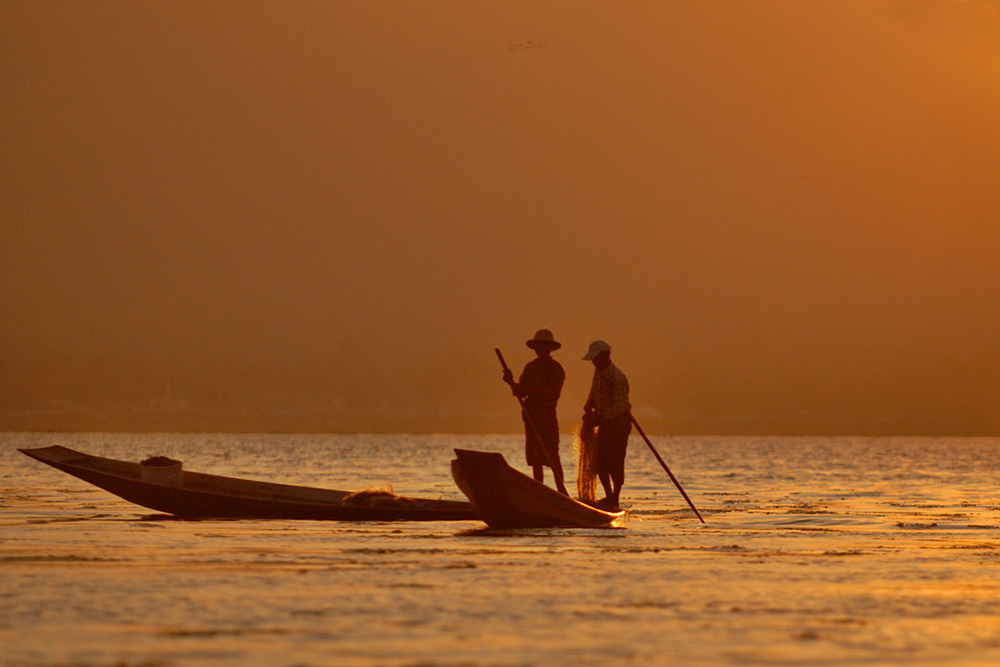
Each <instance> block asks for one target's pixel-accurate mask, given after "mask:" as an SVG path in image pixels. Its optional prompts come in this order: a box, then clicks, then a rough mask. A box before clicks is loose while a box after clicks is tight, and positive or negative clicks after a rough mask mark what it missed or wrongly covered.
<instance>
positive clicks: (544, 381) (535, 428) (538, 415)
mask: <svg viewBox="0 0 1000 667" xmlns="http://www.w3.org/2000/svg"><path fill="white" fill-rule="evenodd" d="M525 344H526V345H527V346H528V347H530V348H531V349H532V350H534V351H535V355H536V357H537V358H536V359H534V360H532V361H530V362H528V364H527V365H526V366H525V367H524V372H522V373H521V377H520V378H518V381H517V382H514V374H513V373H512V372H511V371H510V370H509V369H505V370H504V374H503V381H504V382H506V383H507V384H509V385H510V388H511V390H512V391H513V392H514V395H515V396H519V397H521V398H522V399H523V403H524V410H523V411H522V413H521V418H522V419H523V420H524V455H525V458H526V459H527V460H528V465H529V466H531V468H532V472H533V473H534V477H535V479H536V480H538V481H539V482H541V481H543V480H544V479H545V468H544V466H549V467H550V468H552V474H553V476H554V477H555V478H556V487H557V488H558V489H559V491H560V492H562V493H565V494H567V495H569V494H568V492H567V491H566V486H565V484H564V483H563V470H562V462H561V461H560V460H559V420H558V419H557V417H556V403H557V402H558V401H559V394H561V393H562V387H563V382H565V380H566V371H564V370H563V367H562V364H560V363H559V362H558V361H556V360H555V359H553V358H552V353H553V352H554V351H556V350H558V349H559V348H560V347H562V344H560V343H558V342H556V340H555V338H554V337H553V335H552V332H551V331H549V330H548V329H539V330H538V331H536V332H535V336H534V338H532V339H531V340H529V341H527V342H526V343H525Z"/></svg>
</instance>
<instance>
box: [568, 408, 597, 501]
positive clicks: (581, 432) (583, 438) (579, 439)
mask: <svg viewBox="0 0 1000 667" xmlns="http://www.w3.org/2000/svg"><path fill="white" fill-rule="evenodd" d="M573 457H574V458H575V459H576V495H577V497H578V498H579V499H580V500H596V497H595V494H596V492H597V425H596V424H585V423H583V422H582V421H581V422H580V423H579V424H577V425H576V428H574V429H573Z"/></svg>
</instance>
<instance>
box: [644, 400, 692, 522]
mask: <svg viewBox="0 0 1000 667" xmlns="http://www.w3.org/2000/svg"><path fill="white" fill-rule="evenodd" d="M629 417H631V418H632V426H635V430H637V431H639V435H641V436H642V439H643V440H645V441H646V444H647V445H649V451H651V452H653V456H655V457H656V460H657V461H659V462H660V465H661V466H663V469H664V470H666V471H667V474H668V475H670V479H671V480H672V481H673V483H674V486H676V487H677V490H678V491H680V492H681V495H682V496H684V500H686V501H687V503H688V505H690V506H691V509H693V510H694V513H695V514H696V515H697V516H698V518H699V519H700V520H701V522H702V523H705V520H704V519H702V518H701V512H699V511H698V508H697V507H695V506H694V503H693V502H691V499H690V498H688V494H687V493H685V492H684V488H683V487H682V486H681V483H680V482H678V481H677V478H676V477H674V473H672V472H670V468H668V467H667V464H666V463H665V462H664V460H663V458H662V457H660V453H659V452H658V451H656V447H653V443H651V442H650V441H649V438H647V437H646V433H645V432H644V431H643V430H642V427H641V426H639V422H637V421H636V420H635V416H634V415H632V414H631V413H629Z"/></svg>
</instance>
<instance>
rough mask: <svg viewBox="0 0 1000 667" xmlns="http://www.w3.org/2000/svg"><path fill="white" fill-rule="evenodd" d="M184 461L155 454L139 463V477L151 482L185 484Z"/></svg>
mask: <svg viewBox="0 0 1000 667" xmlns="http://www.w3.org/2000/svg"><path fill="white" fill-rule="evenodd" d="M183 465H184V464H183V463H181V462H180V461H175V460H174V459H168V458H167V457H165V456H154V457H152V458H149V459H146V460H145V461H143V462H142V463H141V464H140V465H139V469H140V475H139V478H140V479H141V480H142V481H144V482H150V483H151V484H162V485H164V486H184V471H183Z"/></svg>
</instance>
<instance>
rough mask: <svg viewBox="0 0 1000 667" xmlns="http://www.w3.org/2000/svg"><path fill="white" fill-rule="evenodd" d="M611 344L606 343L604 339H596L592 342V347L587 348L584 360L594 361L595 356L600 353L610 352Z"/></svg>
mask: <svg viewBox="0 0 1000 667" xmlns="http://www.w3.org/2000/svg"><path fill="white" fill-rule="evenodd" d="M610 351H611V346H610V345H608V344H607V343H605V342H604V341H603V340H600V339H598V340H595V341H594V342H593V343H591V344H590V349H589V350H587V354H585V355H583V360H584V361H592V360H593V359H594V357H596V356H597V355H599V354H600V353H601V352H610Z"/></svg>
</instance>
